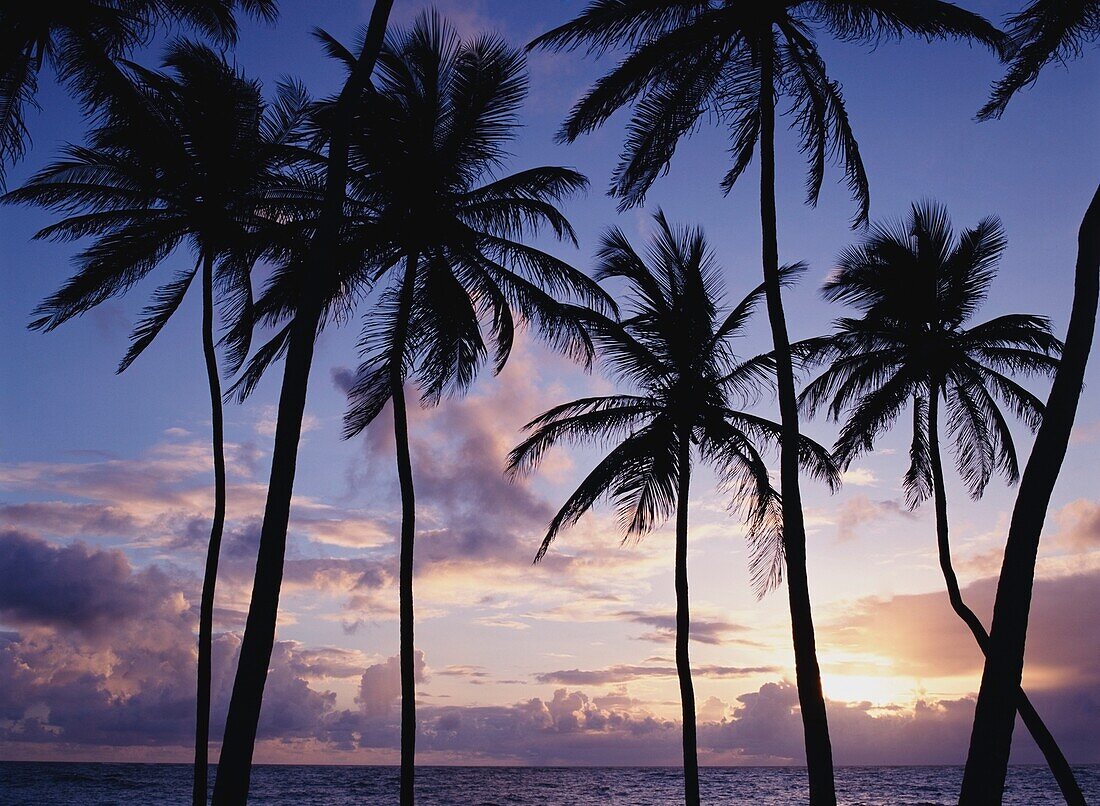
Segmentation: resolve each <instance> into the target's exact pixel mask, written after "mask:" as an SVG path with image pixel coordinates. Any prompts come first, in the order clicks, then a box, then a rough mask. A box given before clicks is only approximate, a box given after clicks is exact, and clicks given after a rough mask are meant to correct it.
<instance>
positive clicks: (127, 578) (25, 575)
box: [0, 530, 175, 634]
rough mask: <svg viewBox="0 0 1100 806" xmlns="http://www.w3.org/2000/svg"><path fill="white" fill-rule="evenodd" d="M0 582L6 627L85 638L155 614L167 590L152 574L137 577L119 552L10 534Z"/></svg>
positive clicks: (3, 537) (5, 536)
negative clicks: (51, 630) (73, 632)
mask: <svg viewBox="0 0 1100 806" xmlns="http://www.w3.org/2000/svg"><path fill="white" fill-rule="evenodd" d="M0 579H3V580H4V584H3V585H2V586H0V619H2V620H3V621H4V622H5V623H7V624H11V625H14V626H19V627H22V626H31V627H40V626H45V627H53V628H56V629H60V630H80V631H82V632H84V633H87V634H99V633H101V632H104V631H105V630H107V629H108V628H110V627H111V626H112V625H114V624H115V623H116V622H118V621H120V620H123V621H124V620H127V619H133V618H136V617H138V616H140V615H144V614H148V612H149V609H150V608H152V609H154V610H155V608H156V606H157V603H163V595H162V594H161V591H163V589H164V588H165V585H166V578H165V577H164V575H163V574H162V573H161V572H160V571H158V570H157V569H155V568H150V569H145V570H143V571H140V572H136V573H135V572H134V571H133V570H132V569H131V568H130V564H129V563H128V562H127V560H126V558H125V556H124V555H123V554H122V552H120V551H98V550H95V549H92V548H90V547H88V546H87V545H84V544H83V543H74V544H72V545H69V546H55V545H52V544H50V543H47V542H46V541H45V540H42V539H41V538H37V537H33V536H32V535H29V534H25V533H23V532H18V531H14V530H8V531H4V532H0ZM173 604H175V603H173Z"/></svg>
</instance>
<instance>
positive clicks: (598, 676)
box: [535, 664, 780, 686]
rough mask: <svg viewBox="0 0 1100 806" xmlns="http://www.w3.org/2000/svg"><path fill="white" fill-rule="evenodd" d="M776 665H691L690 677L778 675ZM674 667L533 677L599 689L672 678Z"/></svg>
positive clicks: (622, 668)
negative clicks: (649, 678)
mask: <svg viewBox="0 0 1100 806" xmlns="http://www.w3.org/2000/svg"><path fill="white" fill-rule="evenodd" d="M779 671H780V670H779V669H778V668H776V667H775V666H717V665H714V664H704V665H697V666H693V667H692V670H691V673H692V676H693V677H709V678H715V679H727V678H735V677H747V676H749V675H758V674H778V673H779ZM675 676H676V667H675V666H631V665H628V664H620V665H616V666H608V667H606V668H603V669H560V670H558V671H554V672H542V673H540V674H537V675H535V680H537V681H538V682H539V683H554V684H560V685H567V686H600V685H606V684H608V683H625V682H627V681H630V680H639V679H644V678H647V677H675Z"/></svg>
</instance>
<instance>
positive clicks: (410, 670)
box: [390, 255, 417, 806]
mask: <svg viewBox="0 0 1100 806" xmlns="http://www.w3.org/2000/svg"><path fill="white" fill-rule="evenodd" d="M416 261H417V258H416V256H415V255H409V257H408V258H407V261H406V267H405V278H404V281H403V282H402V285H401V298H400V301H399V304H398V312H397V330H396V332H395V333H394V340H393V342H394V343H393V354H394V355H395V356H396V357H397V360H396V361H394V360H393V357H392V356H391V359H390V361H391V363H390V395H391V396H392V397H393V435H394V442H395V443H396V445H397V477H398V482H399V484H400V486H401V560H400V569H399V572H398V587H399V599H400V607H399V611H400V621H401V628H400V631H401V649H400V654H401V806H412V803H413V800H414V790H413V787H414V782H415V775H416V657H415V654H414V645H413V539H414V537H415V536H416V498H415V493H414V491H413V476H412V458H411V457H410V455H409V420H408V415H407V413H406V411H405V379H404V377H403V373H402V358H403V356H404V353H405V340H406V337H407V336H408V324H409V313H410V310H411V308H412V298H413V288H414V284H415V281H416Z"/></svg>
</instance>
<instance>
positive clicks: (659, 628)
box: [615, 610, 755, 645]
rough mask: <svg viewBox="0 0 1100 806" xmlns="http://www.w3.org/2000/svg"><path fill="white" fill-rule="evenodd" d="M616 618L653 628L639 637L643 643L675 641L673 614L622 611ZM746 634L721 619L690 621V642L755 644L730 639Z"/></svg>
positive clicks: (738, 627)
mask: <svg viewBox="0 0 1100 806" xmlns="http://www.w3.org/2000/svg"><path fill="white" fill-rule="evenodd" d="M615 617H616V618H620V619H624V620H626V621H632V622H634V623H635V624H645V625H647V626H650V627H655V628H656V629H654V630H653V631H652V632H647V633H644V634H643V635H641V636H640V637H641V639H642V640H643V641H655V642H658V643H672V642H674V641H675V640H676V614H675V613H645V612H642V611H639V610H623V611H620V612H618V613H615ZM746 632H748V627H746V626H745V625H743V624H734V623H732V622H729V621H723V620H722V619H708V618H702V617H699V616H693V617H692V619H691V640H692V641H697V642H699V643H701V644H712V645H720V644H727V643H740V644H750V645H751V644H755V642H753V641H749V640H747V639H738V638H731V636H732V635H735V634H743V633H746Z"/></svg>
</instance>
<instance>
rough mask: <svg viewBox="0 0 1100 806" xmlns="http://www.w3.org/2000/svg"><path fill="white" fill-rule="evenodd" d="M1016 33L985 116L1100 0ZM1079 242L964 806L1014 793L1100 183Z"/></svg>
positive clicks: (1012, 534) (1081, 366)
mask: <svg viewBox="0 0 1100 806" xmlns="http://www.w3.org/2000/svg"><path fill="white" fill-rule="evenodd" d="M1009 33H1010V34H1011V36H1012V43H1013V53H1014V56H1013V58H1012V60H1011V62H1010V64H1009V68H1008V72H1007V74H1006V75H1005V77H1004V78H1003V79H1002V80H1001V81H999V82H998V83H997V84H995V85H994V87H993V93H992V97H991V98H990V101H989V103H988V104H986V106H985V107H984V108H983V109H982V110H981V112H980V113H979V117H981V118H992V117H1000V116H1001V114H1002V113H1003V112H1004V110H1005V107H1006V106H1007V105H1008V102H1009V100H1011V98H1012V97H1013V95H1015V93H1016V92H1017V91H1019V90H1020V89H1022V88H1023V87H1025V86H1027V85H1029V84H1031V83H1032V82H1034V81H1035V79H1036V78H1037V77H1038V76H1039V73H1040V71H1041V70H1042V68H1043V67H1044V66H1045V65H1047V64H1050V63H1051V62H1064V61H1067V60H1068V59H1070V58H1072V57H1075V56H1079V55H1081V53H1082V52H1083V50H1084V45H1085V44H1086V43H1088V42H1095V41H1096V40H1097V39H1098V38H1100V4H1098V3H1097V2H1096V0H1079V2H1065V1H1064V0H1035V2H1032V3H1031V4H1030V5H1029V6H1028V7H1027V8H1025V9H1024V10H1023V11H1021V12H1020V13H1018V14H1016V15H1014V16H1012V17H1010V18H1009ZM1077 245H1078V251H1077V265H1076V268H1075V278H1074V289H1073V304H1072V307H1071V309H1070V316H1069V326H1068V327H1067V329H1066V346H1065V350H1064V351H1063V352H1062V360H1061V362H1060V364H1059V366H1058V372H1057V373H1056V374H1055V376H1054V383H1053V385H1052V386H1051V389H1050V396H1049V397H1048V398H1047V404H1046V409H1047V416H1046V417H1045V418H1044V420H1043V424H1042V426H1040V428H1039V432H1038V433H1037V434H1036V435H1035V444H1034V445H1033V446H1032V449H1031V456H1030V457H1029V458H1028V461H1027V466H1026V467H1025V468H1024V473H1023V478H1022V479H1021V481H1020V491H1019V493H1018V494H1017V496H1016V505H1015V507H1014V508H1013V511H1012V521H1011V523H1010V525H1009V529H1008V539H1007V541H1006V542H1005V555H1004V562H1003V564H1002V566H1001V575H1000V579H999V581H998V583H997V597H996V600H995V603H994V606H993V622H992V624H991V626H990V630H989V651H988V652H987V653H986V662H985V670H984V671H983V673H982V684H981V688H980V689H979V691H978V705H977V708H976V709H975V713H974V730H973V733H972V734H971V737H970V752H969V754H968V756H967V760H966V772H965V773H964V774H963V785H962V795H961V800H960V802H961V803H966V804H972V803H987V802H990V801H991V800H993V799H999V798H1000V796H1001V794H1002V793H1003V792H1004V784H1005V776H1006V775H1007V773H1008V757H1009V752H1010V751H1011V749H1012V730H1013V728H1014V727H1015V724H1016V720H1015V717H1014V715H1013V711H1012V692H1013V691H1015V690H1016V689H1017V688H1019V686H1020V681H1021V680H1022V679H1023V672H1024V647H1025V645H1026V642H1027V623H1028V617H1029V615H1030V612H1031V594H1032V587H1033V585H1034V582H1035V558H1036V556H1037V554H1038V551H1039V540H1040V538H1041V537H1042V532H1043V524H1044V522H1045V521H1046V514H1047V507H1048V506H1049V505H1050V497H1051V494H1052V493H1053V491H1054V484H1055V482H1056V481H1057V480H1058V473H1059V471H1060V470H1061V468H1062V461H1063V460H1064V459H1065V456H1066V449H1067V448H1068V446H1069V436H1070V431H1071V429H1072V428H1073V420H1074V417H1075V415H1076V413H1077V404H1078V402H1079V401H1080V399H1081V389H1082V386H1083V385H1084V379H1085V365H1086V364H1087V363H1088V358H1089V352H1090V351H1091V349H1092V339H1093V335H1094V333H1095V331H1096V308H1097V302H1098V300H1100V188H1097V190H1096V192H1095V193H1094V194H1093V197H1092V202H1091V204H1090V205H1089V207H1088V209H1087V210H1086V211H1085V216H1084V218H1083V219H1082V221H1081V227H1080V230H1079V232H1078V237H1077Z"/></svg>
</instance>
